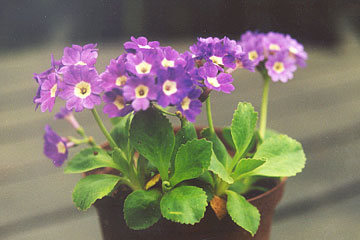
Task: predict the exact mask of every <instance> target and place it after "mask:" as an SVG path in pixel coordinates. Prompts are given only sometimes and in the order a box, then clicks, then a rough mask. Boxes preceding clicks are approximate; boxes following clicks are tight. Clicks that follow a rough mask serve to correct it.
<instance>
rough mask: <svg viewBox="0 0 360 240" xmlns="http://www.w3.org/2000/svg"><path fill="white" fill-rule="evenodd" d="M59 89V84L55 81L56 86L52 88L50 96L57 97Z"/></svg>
mask: <svg viewBox="0 0 360 240" xmlns="http://www.w3.org/2000/svg"><path fill="white" fill-rule="evenodd" d="M56 90H57V84H56V83H55V84H54V86H53V87H52V88H51V89H50V97H55V94H56Z"/></svg>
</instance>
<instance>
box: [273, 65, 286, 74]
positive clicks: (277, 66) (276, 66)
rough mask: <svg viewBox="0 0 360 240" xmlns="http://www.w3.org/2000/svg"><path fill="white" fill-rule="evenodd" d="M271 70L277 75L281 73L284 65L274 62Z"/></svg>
mask: <svg viewBox="0 0 360 240" xmlns="http://www.w3.org/2000/svg"><path fill="white" fill-rule="evenodd" d="M273 69H274V71H275V72H277V73H282V72H283V71H284V70H285V67H284V64H283V63H282V62H275V63H274V65H273Z"/></svg>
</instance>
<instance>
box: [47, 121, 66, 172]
mask: <svg viewBox="0 0 360 240" xmlns="http://www.w3.org/2000/svg"><path fill="white" fill-rule="evenodd" d="M44 141H45V142H44V154H45V156H47V157H48V158H50V159H51V160H52V161H53V163H54V165H55V166H56V167H60V166H61V165H62V164H63V163H64V161H65V160H66V159H67V157H68V147H67V146H66V142H65V141H64V140H63V139H62V138H61V137H60V136H59V135H58V134H57V133H56V132H54V131H53V130H52V129H51V127H50V126H49V125H46V126H45V134H44Z"/></svg>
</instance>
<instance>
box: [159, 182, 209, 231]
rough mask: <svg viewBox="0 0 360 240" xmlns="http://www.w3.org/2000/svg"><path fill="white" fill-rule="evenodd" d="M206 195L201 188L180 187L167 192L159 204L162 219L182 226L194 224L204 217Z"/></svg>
mask: <svg viewBox="0 0 360 240" xmlns="http://www.w3.org/2000/svg"><path fill="white" fill-rule="evenodd" d="M207 205H208V203H207V195H206V193H205V192H204V190H202V189H201V188H198V187H194V186H181V187H177V188H174V189H172V190H171V191H170V192H167V193H166V194H165V195H164V196H163V198H162V199H161V202H160V209H161V214H162V215H163V216H164V218H166V219H168V220H171V221H173V222H178V223H182V224H195V223H198V222H200V220H201V219H202V218H203V217H204V214H205V210H206V206H207Z"/></svg>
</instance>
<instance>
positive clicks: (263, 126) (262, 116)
mask: <svg viewBox="0 0 360 240" xmlns="http://www.w3.org/2000/svg"><path fill="white" fill-rule="evenodd" d="M263 78H264V88H263V97H262V102H261V114H260V127H259V135H260V139H261V140H264V137H265V131H266V118H267V108H268V97H269V85H270V77H269V76H268V75H267V74H266V75H265V74H263Z"/></svg>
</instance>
